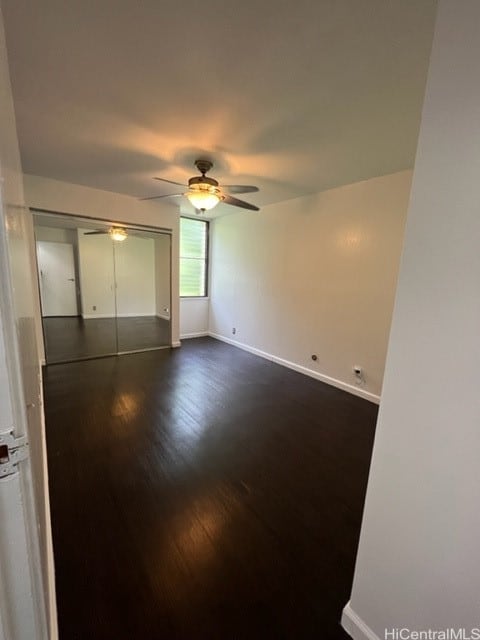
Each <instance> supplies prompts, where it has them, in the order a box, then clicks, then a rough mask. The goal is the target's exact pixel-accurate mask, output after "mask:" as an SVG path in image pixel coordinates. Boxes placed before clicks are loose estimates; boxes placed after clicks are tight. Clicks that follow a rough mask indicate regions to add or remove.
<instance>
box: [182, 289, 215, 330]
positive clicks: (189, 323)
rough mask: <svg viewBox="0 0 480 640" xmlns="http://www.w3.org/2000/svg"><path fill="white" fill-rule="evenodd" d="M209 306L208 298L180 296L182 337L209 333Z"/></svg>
mask: <svg viewBox="0 0 480 640" xmlns="http://www.w3.org/2000/svg"><path fill="white" fill-rule="evenodd" d="M209 308H210V301H209V299H208V298H180V338H197V337H198V336H205V335H207V334H208V324H209V323H208V319H209Z"/></svg>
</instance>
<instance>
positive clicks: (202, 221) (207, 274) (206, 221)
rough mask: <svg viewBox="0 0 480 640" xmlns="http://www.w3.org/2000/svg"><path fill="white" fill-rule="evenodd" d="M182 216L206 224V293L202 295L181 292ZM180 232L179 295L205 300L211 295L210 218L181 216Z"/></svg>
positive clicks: (186, 298)
mask: <svg viewBox="0 0 480 640" xmlns="http://www.w3.org/2000/svg"><path fill="white" fill-rule="evenodd" d="M182 218H185V219H186V220H194V221H195V222H201V223H203V224H204V225H205V258H204V262H205V277H204V282H203V290H204V292H205V293H204V294H203V295H202V296H188V295H187V296H182V294H181V293H180V290H181V284H182V283H181V273H180V264H181V259H182V256H181V255H180V247H181V233H182V229H181V224H182ZM178 234H179V243H178V289H179V297H180V300H204V299H206V298H208V295H209V281H210V277H209V276H210V220H203V219H201V220H199V219H198V218H193V217H192V216H180V224H179V227H178Z"/></svg>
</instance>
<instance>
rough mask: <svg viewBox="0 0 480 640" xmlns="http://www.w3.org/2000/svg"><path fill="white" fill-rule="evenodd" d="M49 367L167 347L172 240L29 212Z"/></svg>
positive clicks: (155, 232)
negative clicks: (34, 244) (31, 216)
mask: <svg viewBox="0 0 480 640" xmlns="http://www.w3.org/2000/svg"><path fill="white" fill-rule="evenodd" d="M34 232H35V240H36V249H37V251H36V254H37V269H38V279H39V289H40V299H41V310H42V314H41V315H42V329H43V338H44V349H45V361H46V363H47V364H54V363H59V362H72V361H75V360H84V359H89V358H96V357H100V356H108V355H117V354H121V353H132V352H136V351H144V350H151V349H160V348H165V347H169V346H171V321H170V308H171V236H170V233H168V232H166V231H164V230H160V229H154V228H150V227H134V226H132V225H123V224H122V225H118V224H117V225H115V224H112V223H109V222H106V221H103V220H94V219H90V218H81V217H78V216H75V217H74V216H69V215H60V214H46V213H43V212H42V213H34Z"/></svg>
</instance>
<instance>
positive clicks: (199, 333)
mask: <svg viewBox="0 0 480 640" xmlns="http://www.w3.org/2000/svg"><path fill="white" fill-rule="evenodd" d="M208 335H210V334H209V333H208V331H196V332H195V333H182V334H180V340H188V339H189V338H202V337H204V336H208Z"/></svg>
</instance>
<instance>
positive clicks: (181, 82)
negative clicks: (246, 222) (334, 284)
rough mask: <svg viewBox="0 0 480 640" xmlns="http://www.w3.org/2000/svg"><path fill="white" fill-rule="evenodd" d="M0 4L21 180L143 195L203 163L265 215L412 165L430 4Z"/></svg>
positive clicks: (76, 0)
mask: <svg viewBox="0 0 480 640" xmlns="http://www.w3.org/2000/svg"><path fill="white" fill-rule="evenodd" d="M2 7H3V13H4V20H5V27H6V33H7V43H8V51H9V63H10V69H11V76H12V84H13V91H14V100H15V108H16V114H17V126H18V134H19V139H20V147H21V154H22V162H23V168H24V171H25V173H31V174H34V175H40V176H47V177H50V178H56V179H58V180H65V181H68V182H73V183H77V184H82V185H87V186H91V187H97V188H101V189H106V190H109V191H116V192H119V193H125V194H128V195H132V196H142V195H143V196H150V195H156V194H162V193H175V192H177V189H176V188H175V187H174V186H169V185H166V184H162V183H160V182H157V181H154V180H152V177H153V176H155V175H157V176H162V177H165V178H168V179H171V180H176V181H179V182H183V181H186V180H187V179H188V177H189V176H191V175H194V174H195V173H196V170H195V169H194V167H193V162H194V160H195V158H197V157H199V156H207V157H210V158H211V159H212V160H213V161H214V163H215V166H214V170H213V171H212V173H211V175H212V176H213V177H216V178H217V179H220V181H223V182H224V183H229V184H232V183H240V184H245V183H246V184H256V185H258V186H259V187H260V192H259V193H257V194H247V195H245V196H240V197H242V198H243V197H244V198H245V200H249V201H251V202H253V203H255V204H258V205H260V206H261V205H264V204H269V203H273V202H279V201H282V200H285V199H289V198H292V197H296V196H299V195H303V194H307V193H312V192H315V191H321V190H324V189H327V188H331V187H335V186H339V185H342V184H347V183H351V182H355V181H358V180H362V179H366V178H369V177H373V176H378V175H383V174H387V173H391V172H394V171H399V170H402V169H406V168H409V167H411V166H412V165H413V160H414V153H415V145H416V139H417V132H418V127H419V121H420V112H421V105H422V98H423V91H424V85H425V77H426V71H427V66H428V57H429V52H430V46H431V39H432V31H433V22H434V14H435V8H436V2H435V1H434V0H296V1H295V2H293V0H290V1H287V0H275V1H273V0H242V2H229V1H228V0H203V1H200V0H162V1H159V0H142V1H141V2H139V1H138V0H100V1H99V2H85V0H68V1H65V0H35V2H32V0H2ZM170 202H171V203H172V206H178V199H172V200H171V201H170ZM219 208H220V210H221V209H222V208H223V210H224V212H226V211H232V209H231V207H227V206H226V205H220V207H219ZM235 211H238V209H235Z"/></svg>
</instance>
